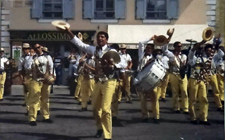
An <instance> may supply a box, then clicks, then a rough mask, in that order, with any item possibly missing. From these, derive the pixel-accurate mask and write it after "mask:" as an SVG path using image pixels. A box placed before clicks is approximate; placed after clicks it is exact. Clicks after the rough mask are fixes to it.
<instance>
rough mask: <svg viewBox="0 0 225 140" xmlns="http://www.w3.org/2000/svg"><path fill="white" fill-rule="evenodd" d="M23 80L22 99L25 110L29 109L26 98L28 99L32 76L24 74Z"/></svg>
mask: <svg viewBox="0 0 225 140" xmlns="http://www.w3.org/2000/svg"><path fill="white" fill-rule="evenodd" d="M24 80H25V81H26V82H25V83H24V85H23V93H24V100H25V104H26V107H27V110H29V106H28V100H29V93H30V88H31V87H30V86H31V81H32V78H31V77H26V76H24Z"/></svg>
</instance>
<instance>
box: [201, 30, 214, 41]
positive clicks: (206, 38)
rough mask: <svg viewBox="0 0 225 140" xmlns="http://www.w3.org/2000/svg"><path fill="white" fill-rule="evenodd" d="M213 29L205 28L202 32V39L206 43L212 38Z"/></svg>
mask: <svg viewBox="0 0 225 140" xmlns="http://www.w3.org/2000/svg"><path fill="white" fill-rule="evenodd" d="M213 32H214V31H213V28H211V27H207V28H206V29H204V30H203V32H202V39H203V40H204V41H205V42H206V41H209V40H211V39H212V38H213Z"/></svg>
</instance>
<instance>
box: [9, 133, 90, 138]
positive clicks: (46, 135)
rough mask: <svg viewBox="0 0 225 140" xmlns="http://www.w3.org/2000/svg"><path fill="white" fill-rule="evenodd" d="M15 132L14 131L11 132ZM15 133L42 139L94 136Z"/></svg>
mask: <svg viewBox="0 0 225 140" xmlns="http://www.w3.org/2000/svg"><path fill="white" fill-rule="evenodd" d="M12 134H15V133H12ZM17 134H21V135H26V136H32V137H39V138H40V139H42V140H80V139H81V138H82V139H85V138H87V139H90V138H94V136H75V137H73V136H65V135H57V134H46V133H25V132H17Z"/></svg>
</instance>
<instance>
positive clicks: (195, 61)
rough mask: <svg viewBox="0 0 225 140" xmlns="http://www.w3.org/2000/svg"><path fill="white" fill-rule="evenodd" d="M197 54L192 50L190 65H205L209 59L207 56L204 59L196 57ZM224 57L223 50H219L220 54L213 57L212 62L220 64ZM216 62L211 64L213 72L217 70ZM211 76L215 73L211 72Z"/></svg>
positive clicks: (190, 52)
mask: <svg viewBox="0 0 225 140" xmlns="http://www.w3.org/2000/svg"><path fill="white" fill-rule="evenodd" d="M195 53H196V51H194V52H193V51H191V50H190V51H189V54H188V64H190V65H191V66H194V65H195V64H196V63H205V62H206V61H207V60H208V59H209V58H208V57H207V56H206V55H204V56H203V57H202V58H201V57H196V55H195ZM223 56H224V52H223V51H222V50H221V49H219V50H218V52H217V53H216V54H215V55H214V56H213V58H212V61H214V62H218V61H219V60H220V59H221V58H222V57H223ZM202 61H204V62H202ZM214 62H212V63H211V70H214V68H215V65H216V64H215V63H214ZM211 74H214V73H212V71H211Z"/></svg>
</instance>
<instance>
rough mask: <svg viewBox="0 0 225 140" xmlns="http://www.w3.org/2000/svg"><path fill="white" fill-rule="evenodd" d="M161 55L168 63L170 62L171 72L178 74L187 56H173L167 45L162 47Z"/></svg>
mask: <svg viewBox="0 0 225 140" xmlns="http://www.w3.org/2000/svg"><path fill="white" fill-rule="evenodd" d="M162 51H163V53H164V54H165V55H166V56H167V57H168V58H169V62H171V64H172V65H171V68H170V69H171V72H179V71H180V66H181V63H182V64H183V65H185V64H186V61H187V56H186V55H185V54H179V55H178V56H175V55H174V54H173V53H172V52H171V51H169V50H168V44H166V45H164V46H162Z"/></svg>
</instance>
